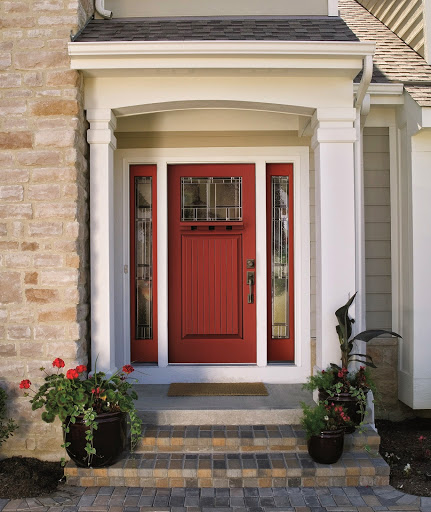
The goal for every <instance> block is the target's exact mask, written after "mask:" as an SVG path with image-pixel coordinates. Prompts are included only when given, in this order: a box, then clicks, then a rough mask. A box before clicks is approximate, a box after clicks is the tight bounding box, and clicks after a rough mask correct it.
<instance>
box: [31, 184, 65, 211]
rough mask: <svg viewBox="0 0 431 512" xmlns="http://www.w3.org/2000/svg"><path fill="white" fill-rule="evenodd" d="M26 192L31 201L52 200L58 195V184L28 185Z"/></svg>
mask: <svg viewBox="0 0 431 512" xmlns="http://www.w3.org/2000/svg"><path fill="white" fill-rule="evenodd" d="M27 194H28V199H29V200H31V201H53V200H56V199H58V198H59V197H60V185H54V184H44V185H30V186H29V187H28V192H27ZM44 206H45V205H44Z"/></svg>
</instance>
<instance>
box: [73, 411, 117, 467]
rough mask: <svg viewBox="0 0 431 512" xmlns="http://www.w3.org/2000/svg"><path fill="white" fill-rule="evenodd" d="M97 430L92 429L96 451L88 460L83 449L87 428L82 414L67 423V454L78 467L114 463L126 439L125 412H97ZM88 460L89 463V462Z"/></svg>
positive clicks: (103, 465) (101, 465) (102, 465)
mask: <svg viewBox="0 0 431 512" xmlns="http://www.w3.org/2000/svg"><path fill="white" fill-rule="evenodd" d="M96 422H97V426H98V428H97V430H94V431H93V435H94V440H93V446H94V448H95V449H96V453H95V454H94V455H93V456H91V460H90V461H89V460H88V457H87V452H86V451H85V445H86V440H85V432H86V431H87V430H88V428H89V427H87V426H86V425H85V423H84V418H83V416H78V417H77V418H76V423H70V424H69V432H68V433H66V434H65V441H66V443H70V445H69V446H68V447H67V448H66V451H67V454H68V455H69V457H70V458H71V459H72V460H73V462H75V464H76V465H77V466H79V467H88V466H91V467H93V468H103V467H105V466H111V465H112V464H115V462H117V460H118V459H119V458H120V457H121V454H122V453H123V451H124V449H125V447H126V440H127V414H126V413H124V412H112V413H103V414H99V415H98V416H97V418H96ZM89 462H90V464H89Z"/></svg>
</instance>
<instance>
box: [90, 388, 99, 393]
mask: <svg viewBox="0 0 431 512" xmlns="http://www.w3.org/2000/svg"><path fill="white" fill-rule="evenodd" d="M91 392H92V393H93V395H98V394H99V393H100V388H96V389H94V388H93V389H92V390H91Z"/></svg>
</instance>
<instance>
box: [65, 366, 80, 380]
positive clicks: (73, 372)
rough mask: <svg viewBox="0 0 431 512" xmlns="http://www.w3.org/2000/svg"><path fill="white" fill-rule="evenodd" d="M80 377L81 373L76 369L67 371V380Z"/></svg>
mask: <svg viewBox="0 0 431 512" xmlns="http://www.w3.org/2000/svg"><path fill="white" fill-rule="evenodd" d="M78 377H79V373H78V372H77V371H76V370H75V368H72V369H71V370H67V373H66V379H69V380H73V379H77V378H78Z"/></svg>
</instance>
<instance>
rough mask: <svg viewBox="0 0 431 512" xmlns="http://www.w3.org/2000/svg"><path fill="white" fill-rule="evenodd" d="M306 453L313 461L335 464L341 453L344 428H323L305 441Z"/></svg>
mask: <svg viewBox="0 0 431 512" xmlns="http://www.w3.org/2000/svg"><path fill="white" fill-rule="evenodd" d="M307 446H308V453H309V454H310V457H311V458H312V459H313V460H314V462H318V463H319V464H335V463H336V462H337V461H338V459H339V458H340V457H341V455H342V454H343V447H344V430H343V429H342V428H340V429H338V430H324V431H322V432H320V434H319V435H318V436H311V437H310V439H309V440H308V441H307Z"/></svg>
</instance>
